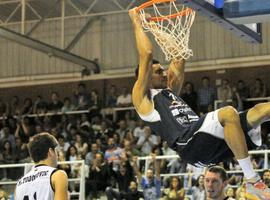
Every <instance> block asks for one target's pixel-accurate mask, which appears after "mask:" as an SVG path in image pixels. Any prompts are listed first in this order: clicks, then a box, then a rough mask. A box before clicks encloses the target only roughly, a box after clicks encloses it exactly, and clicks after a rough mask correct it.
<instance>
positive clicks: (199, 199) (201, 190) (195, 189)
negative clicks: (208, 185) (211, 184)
mask: <svg viewBox="0 0 270 200" xmlns="http://www.w3.org/2000/svg"><path fill="white" fill-rule="evenodd" d="M188 188H189V190H188V192H187V193H188V194H190V195H192V197H193V199H194V200H204V199H206V192H205V187H204V175H200V176H199V177H198V178H197V181H196V184H195V185H194V186H192V177H191V174H189V181H188Z"/></svg>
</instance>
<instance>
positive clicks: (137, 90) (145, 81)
mask: <svg viewBox="0 0 270 200" xmlns="http://www.w3.org/2000/svg"><path fill="white" fill-rule="evenodd" d="M129 16H130V18H131V21H132V24H133V28H134V33H135V38H136V45H137V51H138V54H139V73H138V78H137V81H136V83H135V84H134V87H133V90H132V101H133V105H134V107H135V109H136V110H137V112H138V113H140V114H142V115H145V114H148V113H150V112H151V111H152V110H153V103H152V101H151V100H150V99H149V98H148V95H147V94H148V92H149V89H150V85H151V74H152V50H153V47H152V44H151V41H150V40H149V38H148V37H147V35H146V33H145V32H144V31H143V28H142V25H141V20H140V17H139V15H138V14H137V12H136V8H134V9H132V10H130V11H129Z"/></svg>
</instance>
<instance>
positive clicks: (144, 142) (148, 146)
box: [137, 126, 158, 155]
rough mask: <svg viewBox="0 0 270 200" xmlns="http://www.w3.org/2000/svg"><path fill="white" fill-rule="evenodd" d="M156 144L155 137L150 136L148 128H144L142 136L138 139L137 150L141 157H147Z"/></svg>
mask: <svg viewBox="0 0 270 200" xmlns="http://www.w3.org/2000/svg"><path fill="white" fill-rule="evenodd" d="M157 144H158V139H157V136H155V135H153V134H152V130H151V129H150V127H149V126H145V127H144V135H142V136H140V137H139V140H138V142H137V148H138V149H139V150H140V151H141V152H142V155H149V154H150V153H151V152H152V149H153V147H154V146H155V145H157Z"/></svg>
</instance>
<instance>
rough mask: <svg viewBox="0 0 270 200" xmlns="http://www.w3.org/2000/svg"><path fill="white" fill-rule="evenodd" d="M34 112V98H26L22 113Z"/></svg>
mask: <svg viewBox="0 0 270 200" xmlns="http://www.w3.org/2000/svg"><path fill="white" fill-rule="evenodd" d="M32 113H33V103H32V99H30V98H26V99H25V100H24V102H23V106H22V108H21V111H20V114H22V115H29V114H32Z"/></svg>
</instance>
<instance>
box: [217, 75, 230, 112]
mask: <svg viewBox="0 0 270 200" xmlns="http://www.w3.org/2000/svg"><path fill="white" fill-rule="evenodd" d="M217 99H218V100H221V101H222V102H221V103H220V104H219V107H224V106H227V105H229V102H228V100H231V99H232V88H231V86H230V82H229V80H228V79H222V80H221V85H220V86H219V87H218V88H217Z"/></svg>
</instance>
